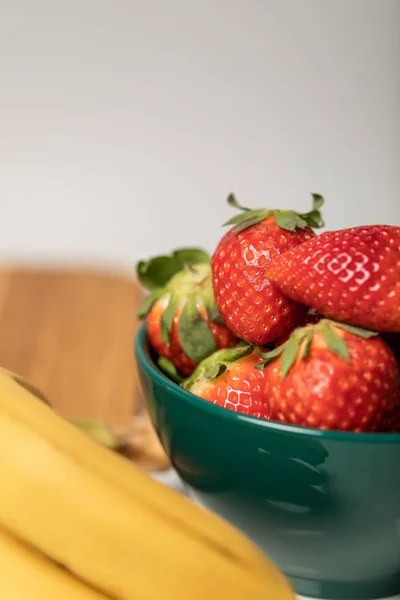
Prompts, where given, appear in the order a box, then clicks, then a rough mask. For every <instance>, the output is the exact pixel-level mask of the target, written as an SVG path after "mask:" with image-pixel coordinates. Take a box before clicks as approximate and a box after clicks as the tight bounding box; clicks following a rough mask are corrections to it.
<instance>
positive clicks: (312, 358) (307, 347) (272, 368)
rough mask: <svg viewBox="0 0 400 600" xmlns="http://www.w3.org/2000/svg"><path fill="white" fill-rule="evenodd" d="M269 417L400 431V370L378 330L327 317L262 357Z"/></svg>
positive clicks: (314, 424) (303, 423) (352, 428)
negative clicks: (368, 329) (359, 327)
mask: <svg viewBox="0 0 400 600" xmlns="http://www.w3.org/2000/svg"><path fill="white" fill-rule="evenodd" d="M264 356H265V358H266V361H265V363H263V364H260V365H257V368H261V369H262V368H265V380H266V385H265V395H266V397H267V398H268V402H269V406H270V418H271V419H272V420H276V421H283V422H287V423H291V424H294V425H301V426H308V427H318V428H320V429H341V430H347V431H358V432H360V431H364V432H365V431H399V430H400V398H399V368H398V365H397V362H396V359H395V357H394V355H393V352H392V351H391V350H390V348H389V347H388V346H387V345H386V344H385V343H384V342H383V340H382V339H381V338H380V337H379V336H378V335H377V334H376V333H374V332H370V331H366V330H363V329H358V328H355V327H352V326H350V325H345V324H343V323H335V322H333V321H329V320H327V319H323V320H322V321H320V322H319V323H317V324H316V325H308V326H307V327H303V328H300V329H297V330H296V331H295V332H294V333H293V334H292V336H291V337H290V338H289V340H288V341H287V342H286V343H285V344H283V345H282V346H280V347H279V348H276V349H275V350H272V351H271V352H270V353H269V354H267V355H264Z"/></svg>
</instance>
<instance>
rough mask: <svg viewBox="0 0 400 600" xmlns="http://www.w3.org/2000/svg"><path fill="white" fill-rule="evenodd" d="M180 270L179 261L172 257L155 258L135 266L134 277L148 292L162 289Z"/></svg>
mask: <svg viewBox="0 0 400 600" xmlns="http://www.w3.org/2000/svg"><path fill="white" fill-rule="evenodd" d="M181 270H182V264H181V262H180V260H179V259H178V258H176V257H173V256H156V257H154V258H151V259H150V260H148V261H143V260H142V261H140V262H139V263H138V264H137V266H136V275H137V277H138V279H139V281H140V283H141V284H142V285H143V287H145V288H147V289H149V290H155V289H157V288H161V287H164V286H165V285H166V284H167V283H168V281H169V280H170V279H171V277H172V276H173V275H175V273H178V272H179V271H181Z"/></svg>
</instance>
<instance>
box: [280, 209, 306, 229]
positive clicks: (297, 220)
mask: <svg viewBox="0 0 400 600" xmlns="http://www.w3.org/2000/svg"><path fill="white" fill-rule="evenodd" d="M274 216H275V222H276V224H277V225H278V226H279V227H281V228H282V229H287V230H288V231H295V230H296V229H297V227H299V228H300V229H304V228H305V227H307V221H305V220H304V219H302V218H301V216H300V215H299V214H297V213H296V212H294V211H293V210H276V211H274Z"/></svg>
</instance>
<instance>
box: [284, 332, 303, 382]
mask: <svg viewBox="0 0 400 600" xmlns="http://www.w3.org/2000/svg"><path fill="white" fill-rule="evenodd" d="M301 340H302V336H301V335H292V336H291V337H290V338H289V340H288V343H287V345H286V348H285V349H284V351H283V352H282V359H281V379H285V377H286V375H287V374H288V373H289V371H290V369H291V368H292V366H293V363H294V361H295V360H296V356H297V353H298V351H299V346H300V342H301Z"/></svg>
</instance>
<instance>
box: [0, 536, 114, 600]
mask: <svg viewBox="0 0 400 600" xmlns="http://www.w3.org/2000/svg"><path fill="white" fill-rule="evenodd" d="M0 590H1V597H2V598H4V599H5V600H107V597H106V596H104V595H103V594H101V593H100V592H97V591H96V590H94V589H92V588H90V587H88V586H86V585H85V584H84V583H82V582H81V581H78V580H77V579H75V578H74V577H72V576H71V575H69V574H68V573H67V572H66V571H64V570H62V569H61V568H60V567H58V566H57V565H55V564H54V563H52V562H50V561H49V560H47V559H46V558H45V557H44V556H41V555H40V554H38V553H36V552H35V551H33V550H32V549H31V548H28V547H26V546H24V545H23V544H22V543H21V542H20V541H18V540H16V539H14V538H13V537H11V536H10V535H9V534H8V533H7V532H6V531H4V530H1V529H0Z"/></svg>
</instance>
